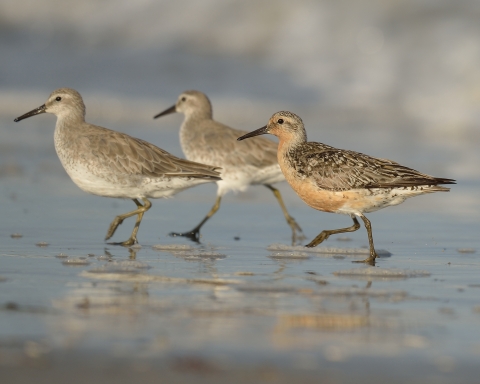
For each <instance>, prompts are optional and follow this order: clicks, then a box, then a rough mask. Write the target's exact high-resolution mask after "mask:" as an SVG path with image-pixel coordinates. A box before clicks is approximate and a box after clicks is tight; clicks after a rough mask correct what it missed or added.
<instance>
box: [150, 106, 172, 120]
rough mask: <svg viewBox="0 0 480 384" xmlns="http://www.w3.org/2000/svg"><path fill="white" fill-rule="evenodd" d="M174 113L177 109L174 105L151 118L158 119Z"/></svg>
mask: <svg viewBox="0 0 480 384" xmlns="http://www.w3.org/2000/svg"><path fill="white" fill-rule="evenodd" d="M175 112H177V108H176V107H175V105H172V106H171V107H170V108H167V109H166V110H165V111H163V112H160V113H159V114H158V115H155V116H153V118H154V119H158V118H159V117H162V116H165V115H169V114H171V113H175Z"/></svg>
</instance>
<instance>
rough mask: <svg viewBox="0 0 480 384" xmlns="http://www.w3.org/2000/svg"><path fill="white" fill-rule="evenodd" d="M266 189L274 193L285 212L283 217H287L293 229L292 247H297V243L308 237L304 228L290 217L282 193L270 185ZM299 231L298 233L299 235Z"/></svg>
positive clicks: (266, 185)
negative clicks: (304, 232)
mask: <svg viewBox="0 0 480 384" xmlns="http://www.w3.org/2000/svg"><path fill="white" fill-rule="evenodd" d="M265 187H267V188H268V189H270V190H271V191H272V192H273V195H274V196H275V198H276V199H277V201H278V203H279V204H280V208H282V212H283V215H284V216H285V220H287V224H288V225H289V226H290V228H291V229H292V245H295V244H296V243H297V242H301V241H302V240H304V239H305V238H306V237H305V236H304V234H303V232H302V228H300V226H299V225H298V224H297V222H296V221H295V219H294V218H293V217H292V216H290V215H289V213H288V211H287V207H285V204H284V203H283V199H282V195H281V194H280V191H279V190H278V189H277V188H274V187H272V186H271V185H269V184H265ZM297 231H298V234H297Z"/></svg>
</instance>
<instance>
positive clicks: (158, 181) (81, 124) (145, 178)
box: [15, 88, 221, 246]
mask: <svg viewBox="0 0 480 384" xmlns="http://www.w3.org/2000/svg"><path fill="white" fill-rule="evenodd" d="M45 112H47V113H53V114H54V115H56V116H57V124H56V126H55V134H54V139H55V149H56V151H57V154H58V157H59V159H60V161H61V163H62V165H63V167H64V168H65V171H67V173H68V175H69V176H70V178H71V179H72V181H73V182H74V183H75V184H77V185H78V186H79V187H80V189H82V190H84V191H85V192H89V193H92V194H94V195H98V196H105V197H116V198H122V199H132V200H133V202H134V203H135V204H136V206H137V209H135V210H134V211H132V212H128V213H125V214H123V215H119V216H117V217H116V218H115V219H114V220H113V222H112V223H111V224H110V227H109V229H108V232H107V236H106V237H105V240H108V239H109V238H111V237H112V236H113V234H114V233H115V230H116V229H117V227H118V226H119V225H120V224H121V223H122V222H123V220H124V219H126V218H127V217H130V216H134V215H137V221H136V223H135V227H134V228H133V231H132V234H131V236H130V238H129V239H128V240H126V241H124V242H122V243H115V244H119V245H124V246H129V245H133V244H135V243H137V232H138V228H139V226H140V222H141V221H142V217H143V214H144V213H145V212H146V211H148V210H149V209H150V207H151V205H152V204H151V203H150V201H149V200H148V199H149V198H153V199H158V198H161V197H170V196H173V195H174V194H176V193H177V192H180V191H182V190H184V189H187V188H190V187H193V186H195V185H198V184H202V183H208V182H212V181H218V180H221V179H220V173H219V172H218V171H219V170H220V168H218V167H215V166H209V165H204V164H199V163H195V162H192V161H188V160H184V159H179V158H178V157H175V156H173V155H171V154H170V153H168V152H166V151H164V150H163V149H160V148H158V147H156V146H155V145H153V144H150V143H148V142H146V141H144V140H140V139H136V138H134V137H131V136H128V135H126V134H124V133H120V132H116V131H112V130H110V129H107V128H103V127H99V126H97V125H93V124H89V123H87V122H85V105H84V104H83V100H82V97H81V96H80V94H79V93H78V92H77V91H75V90H73V89H69V88H60V89H57V90H56V91H53V92H52V94H51V95H50V96H49V98H48V100H47V102H46V103H45V104H43V105H42V106H40V107H38V108H36V109H34V110H32V111H30V112H28V113H26V114H24V115H22V116H20V117H17V118H16V119H15V121H17V122H18V121H20V120H23V119H26V118H27V117H31V116H35V115H38V114H41V113H45ZM139 200H142V201H143V204H142V203H140V202H139Z"/></svg>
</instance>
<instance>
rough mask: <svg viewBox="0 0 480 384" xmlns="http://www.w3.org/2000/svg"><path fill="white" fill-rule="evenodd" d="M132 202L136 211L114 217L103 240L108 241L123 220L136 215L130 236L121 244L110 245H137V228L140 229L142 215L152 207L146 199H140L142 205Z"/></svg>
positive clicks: (135, 200) (134, 200)
mask: <svg viewBox="0 0 480 384" xmlns="http://www.w3.org/2000/svg"><path fill="white" fill-rule="evenodd" d="M132 200H133V202H134V203H135V204H136V205H137V209H135V210H134V211H131V212H127V213H124V214H123V215H118V216H117V217H115V219H114V220H113V221H112V223H111V224H110V227H109V228H108V231H107V236H105V240H108V239H110V238H111V237H112V236H113V234H114V233H115V231H116V230H117V228H118V226H119V225H120V224H122V223H123V220H125V219H126V218H129V217H131V216H134V215H137V221H136V222H135V226H134V227H133V231H132V234H131V235H130V238H129V239H128V240H126V241H123V242H121V243H112V244H115V245H123V246H129V245H133V244H136V243H137V232H138V228H139V227H140V223H141V222H142V218H143V214H144V213H145V212H147V211H148V210H149V209H150V207H151V206H152V203H151V202H150V201H149V200H148V199H142V201H143V205H142V204H141V203H140V202H139V201H138V200H137V199H132Z"/></svg>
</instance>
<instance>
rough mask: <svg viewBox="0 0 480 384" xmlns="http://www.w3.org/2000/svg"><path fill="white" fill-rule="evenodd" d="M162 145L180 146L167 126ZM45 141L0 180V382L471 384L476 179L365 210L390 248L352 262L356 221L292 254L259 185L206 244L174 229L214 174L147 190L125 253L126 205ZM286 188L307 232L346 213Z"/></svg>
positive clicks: (475, 348)
mask: <svg viewBox="0 0 480 384" xmlns="http://www.w3.org/2000/svg"><path fill="white" fill-rule="evenodd" d="M40 124H44V123H43V122H42V123H40ZM45 124H46V123H45ZM50 128H51V132H47V133H46V134H47V135H51V134H53V127H50ZM23 129H24V130H28V129H30V128H26V127H23ZM42 129H43V128H42ZM45 129H46V128H45ZM137 135H138V136H140V137H143V138H146V139H147V140H151V141H153V142H155V139H154V134H153V133H152V131H149V130H143V131H142V130H140V131H139V132H138V133H137ZM50 138H51V136H50ZM162 140H163V141H162V142H163V143H164V145H165V147H168V146H170V147H171V148H172V149H171V150H172V151H178V142H176V140H177V136H176V132H175V131H174V130H170V131H169V130H167V131H166V132H163V133H162ZM45 143H46V144H45V145H46V146H45V152H44V154H43V155H42V154H40V155H39V154H38V153H33V154H32V153H30V154H27V155H26V158H27V159H29V158H33V159H34V160H36V161H35V163H34V165H32V164H31V165H28V163H23V164H27V165H22V161H25V160H22V158H21V156H18V155H15V156H13V157H12V159H13V163H14V164H20V165H21V166H20V168H21V169H23V172H22V173H14V174H13V175H9V176H4V177H2V178H1V180H2V183H1V186H0V199H1V205H2V209H3V213H4V219H3V220H2V221H1V222H0V235H1V238H2V248H1V250H0V266H1V267H0V375H1V377H2V383H3V382H5V383H7V382H19V381H21V380H23V381H25V382H28V381H31V382H33V381H35V382H65V380H68V381H70V382H74V383H75V382H85V381H87V380H88V381H89V382H92V383H96V382H102V383H104V382H116V383H122V382H131V381H133V380H141V381H142V382H154V381H155V382H158V380H159V379H163V380H164V381H165V382H192V383H197V382H198V383H202V382H209V383H211V382H225V381H227V380H228V381H229V382H232V383H236V382H275V383H289V382H293V381H295V382H307V383H308V382H318V380H319V378H322V382H327V383H330V382H331V383H337V382H338V383H340V382H342V383H344V382H356V383H363V382H365V383H366V382H372V380H373V381H377V382H380V381H385V380H388V381H389V382H392V383H397V382H398V383H400V382H405V381H408V382H412V383H417V382H418V383H425V382H435V383H456V382H458V383H469V382H472V383H473V382H476V381H477V378H478V374H479V373H480V368H478V364H477V362H478V359H479V357H480V332H478V328H479V325H480V300H479V297H480V296H479V293H480V279H479V277H478V276H479V275H478V270H479V266H480V262H479V260H478V255H479V253H478V252H479V251H480V240H479V239H478V233H479V232H478V229H479V227H478V221H477V217H478V216H477V213H478V211H479V205H478V202H477V196H476V191H478V187H479V185H478V183H475V182H472V181H468V180H467V181H465V182H463V183H462V182H461V180H460V183H459V185H456V186H452V192H450V194H440V193H438V194H434V195H431V196H423V197H419V198H415V199H411V200H409V201H407V202H406V203H404V204H403V205H401V206H399V207H393V208H389V209H386V210H383V211H381V212H377V213H373V214H370V215H369V216H368V217H369V218H370V220H371V221H372V226H373V235H374V240H375V245H376V248H377V249H378V250H384V251H385V252H384V253H383V254H381V258H380V259H379V261H378V262H377V265H376V266H375V267H370V266H366V265H358V264H353V263H352V261H353V260H360V259H362V258H364V257H365V254H364V252H365V247H366V246H367V244H368V242H367V236H366V232H365V229H364V228H363V227H362V229H360V230H359V231H357V232H355V233H351V234H348V236H332V238H331V239H329V240H328V241H327V242H325V244H322V245H321V246H319V247H317V248H315V249H313V250H312V249H308V250H307V249H304V248H298V247H296V248H292V247H291V244H290V229H289V228H288V226H287V225H286V224H285V222H284V220H283V216H282V213H281V211H280V209H279V208H278V206H277V203H276V201H275V200H274V199H273V198H272V196H271V193H270V191H268V190H267V189H266V188H261V187H254V188H251V189H250V190H249V191H248V192H246V193H244V194H239V195H227V197H226V198H225V201H224V203H223V204H222V207H221V209H220V211H219V212H218V213H217V215H216V216H215V217H214V218H213V219H212V220H211V222H209V223H208V224H207V225H206V226H205V228H204V229H203V231H202V238H201V244H195V243H192V242H189V241H188V240H186V239H182V238H171V237H169V236H168V233H169V232H170V231H179V230H187V229H189V228H190V227H192V226H193V225H194V224H196V222H197V221H198V220H199V219H201V218H202V217H203V216H204V214H205V213H206V212H207V211H208V210H209V209H210V207H211V205H212V204H213V202H214V194H215V186H213V185H206V186H200V187H198V188H194V189H191V190H189V191H186V192H183V193H181V194H179V195H178V196H177V197H176V198H174V199H170V200H155V201H153V207H152V209H151V210H150V211H149V212H148V214H147V215H145V217H144V221H143V222H142V225H141V228H140V231H139V234H138V238H139V241H140V244H141V246H139V247H134V248H131V249H126V248H123V247H118V246H111V245H108V244H105V243H104V242H103V237H104V235H105V232H106V230H107V227H108V224H109V223H110V221H111V220H112V219H113V217H114V216H115V215H117V214H119V213H122V212H125V211H128V210H129V209H131V208H133V207H132V206H133V203H132V202H130V201H119V200H118V201H117V200H112V199H106V198H100V197H96V196H90V195H87V194H85V193H83V192H82V191H80V190H79V189H78V188H77V187H76V186H75V185H74V184H73V183H72V182H71V181H70V180H69V179H68V177H66V175H65V174H64V173H63V171H62V169H61V168H60V167H59V164H58V163H57V162H58V160H57V159H56V157H55V153H54V152H52V151H53V143H50V142H48V141H45ZM157 143H160V140H158V141H157ZM50 145H51V147H50V148H49V146H50ZM40 153H42V152H41V151H40ZM177 154H179V153H178V152H177ZM396 160H401V159H398V158H396ZM42 164H43V165H42ZM413 165H415V166H416V167H417V168H418V169H421V170H423V169H424V167H422V164H413ZM22 167H23V168H22ZM36 167H37V168H36ZM38 167H40V171H38V169H39V168H38ZM438 176H452V175H449V174H447V175H443V174H442V175H438ZM279 186H280V189H281V191H282V193H283V194H284V196H285V200H286V204H287V206H288V208H289V211H290V212H291V214H292V216H294V217H295V219H296V220H297V221H298V222H299V224H300V225H301V226H302V228H303V229H304V232H305V234H306V235H307V237H308V238H309V239H311V238H313V237H314V236H315V235H317V234H318V233H319V232H320V231H321V230H322V229H326V228H337V227H341V226H344V225H345V224H346V223H348V220H349V218H348V217H344V216H340V215H333V214H326V213H319V212H315V211H313V210H311V209H309V208H308V207H306V206H305V205H304V204H303V203H302V202H301V201H300V200H299V199H298V198H297V197H296V196H295V195H294V194H293V192H291V190H290V189H289V188H288V186H287V185H286V184H280V185H279ZM472 202H473V203H472ZM457 203H458V206H457V207H458V209H455V204H457ZM132 226H133V221H132V220H126V221H125V222H124V223H123V224H122V226H121V227H120V228H119V231H118V233H117V234H116V235H115V238H114V239H112V240H114V241H118V240H123V237H125V238H126V237H128V234H129V233H130V231H131V228H132Z"/></svg>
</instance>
